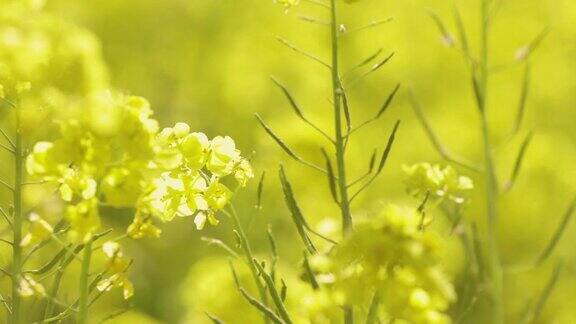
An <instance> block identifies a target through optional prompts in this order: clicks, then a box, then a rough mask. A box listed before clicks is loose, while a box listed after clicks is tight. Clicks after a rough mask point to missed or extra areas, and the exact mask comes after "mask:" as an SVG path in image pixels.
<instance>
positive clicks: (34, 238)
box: [20, 213, 54, 246]
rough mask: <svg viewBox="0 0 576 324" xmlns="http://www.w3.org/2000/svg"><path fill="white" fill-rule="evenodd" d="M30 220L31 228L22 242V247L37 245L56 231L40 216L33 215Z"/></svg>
mask: <svg viewBox="0 0 576 324" xmlns="http://www.w3.org/2000/svg"><path fill="white" fill-rule="evenodd" d="M28 219H29V220H30V228H29V229H28V233H27V234H26V235H25V236H24V238H23V239H22V241H21V242H20V245H21V246H28V245H33V244H37V243H40V242H42V241H44V240H46V239H49V238H50V237H51V236H52V233H53V232H54V229H53V228H52V226H51V225H50V224H49V223H48V222H47V221H45V220H44V219H42V218H41V217H40V216H39V215H38V214H36V213H32V214H30V216H29V217H28Z"/></svg>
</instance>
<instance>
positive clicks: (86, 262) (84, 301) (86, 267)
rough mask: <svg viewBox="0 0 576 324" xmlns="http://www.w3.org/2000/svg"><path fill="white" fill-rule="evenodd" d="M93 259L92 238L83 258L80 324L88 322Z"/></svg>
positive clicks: (79, 304)
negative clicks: (89, 286) (91, 262)
mask: <svg viewBox="0 0 576 324" xmlns="http://www.w3.org/2000/svg"><path fill="white" fill-rule="evenodd" d="M91 259H92V238H90V239H89V240H88V242H86V244H85V245H84V255H83V256H82V270H81V273H80V286H79V288H80V298H79V299H78V307H79V308H78V320H77V323H78V324H85V323H86V322H87V320H88V294H89V292H88V277H89V276H90V260H91Z"/></svg>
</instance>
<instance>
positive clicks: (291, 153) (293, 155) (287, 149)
mask: <svg viewBox="0 0 576 324" xmlns="http://www.w3.org/2000/svg"><path fill="white" fill-rule="evenodd" d="M255 116H256V118H257V119H258V122H260V125H262V127H264V130H265V131H266V133H268V135H270V137H272V139H274V141H275V142H276V143H277V144H278V145H279V146H280V147H281V148H282V149H283V150H284V152H286V154H288V155H289V156H290V157H291V158H293V159H294V160H296V161H298V162H300V163H302V164H304V165H306V166H309V167H311V168H313V169H315V170H318V171H321V172H324V173H325V172H326V170H324V169H322V168H321V167H319V166H317V165H314V164H312V163H310V162H307V161H305V160H304V159H302V158H301V157H299V156H298V155H296V153H294V151H292V149H291V148H290V147H288V145H286V143H284V141H283V140H282V139H281V138H280V137H279V136H278V135H276V134H275V133H274V131H273V130H272V129H271V128H270V127H269V126H268V125H266V123H264V120H262V118H261V117H260V115H258V114H255Z"/></svg>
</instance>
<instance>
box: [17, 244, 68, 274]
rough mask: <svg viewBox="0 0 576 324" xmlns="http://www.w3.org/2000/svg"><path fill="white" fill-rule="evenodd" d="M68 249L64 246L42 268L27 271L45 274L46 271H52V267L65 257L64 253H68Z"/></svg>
mask: <svg viewBox="0 0 576 324" xmlns="http://www.w3.org/2000/svg"><path fill="white" fill-rule="evenodd" d="M67 251H68V249H67V248H63V249H61V250H60V252H58V253H57V254H56V255H55V256H54V257H53V258H52V259H51V260H50V261H48V263H46V264H45V265H43V266H42V267H40V269H37V270H31V271H25V272H27V273H33V274H35V275H40V274H44V273H46V272H48V271H50V270H51V269H52V268H54V266H56V264H58V262H59V261H60V260H61V259H62V258H63V257H64V255H66V252H67Z"/></svg>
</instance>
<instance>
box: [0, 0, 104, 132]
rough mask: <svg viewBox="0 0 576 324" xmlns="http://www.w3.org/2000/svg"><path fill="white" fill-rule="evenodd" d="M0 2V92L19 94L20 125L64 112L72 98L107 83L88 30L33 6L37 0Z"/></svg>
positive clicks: (28, 125) (30, 124) (29, 126)
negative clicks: (24, 94)
mask: <svg viewBox="0 0 576 324" xmlns="http://www.w3.org/2000/svg"><path fill="white" fill-rule="evenodd" d="M0 5H1V8H2V10H0V85H1V86H0V96H1V97H7V98H16V97H19V108H20V109H21V111H22V117H23V118H22V123H23V125H21V126H22V128H24V129H32V128H35V127H37V126H38V125H39V124H40V123H41V122H42V121H43V120H46V118H50V117H52V116H68V115H70V112H72V111H74V109H73V107H72V106H71V105H72V103H73V102H74V101H75V99H76V98H78V97H83V96H85V95H87V94H89V93H91V92H93V91H100V90H102V89H106V88H107V87H108V73H107V69H106V67H105V64H104V62H103V60H102V57H101V54H100V45H99V43H98V41H97V39H96V38H95V37H94V35H92V34H91V33H90V32H88V31H86V30H84V29H82V28H79V27H77V26H75V25H72V24H69V23H67V22H65V21H63V20H61V19H59V18H57V17H54V16H52V15H50V14H48V13H46V12H44V11H42V10H37V9H39V8H40V7H41V5H42V1H38V0H28V1H23V0H18V1H16V0H2V1H0ZM72 71H73V73H72ZM24 92H25V93H26V96H21V94H22V93H24ZM53 107H55V108H57V109H51V108H53Z"/></svg>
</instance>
